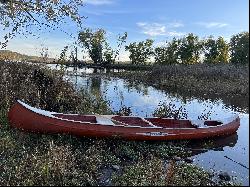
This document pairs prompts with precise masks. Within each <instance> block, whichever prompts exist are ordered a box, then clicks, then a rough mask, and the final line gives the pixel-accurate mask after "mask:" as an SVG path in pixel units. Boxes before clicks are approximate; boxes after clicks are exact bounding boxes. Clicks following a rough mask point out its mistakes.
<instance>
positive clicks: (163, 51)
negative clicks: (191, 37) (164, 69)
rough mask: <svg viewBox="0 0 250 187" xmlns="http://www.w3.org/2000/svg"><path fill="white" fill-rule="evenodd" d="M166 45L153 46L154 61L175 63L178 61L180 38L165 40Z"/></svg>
mask: <svg viewBox="0 0 250 187" xmlns="http://www.w3.org/2000/svg"><path fill="white" fill-rule="evenodd" d="M166 44H167V45H166V46H162V47H156V48H155V53H154V54H155V63H157V64H162V65H164V64H177V63H178V62H179V54H178V52H179V47H180V40H178V39H176V38H173V40H172V41H170V42H166Z"/></svg>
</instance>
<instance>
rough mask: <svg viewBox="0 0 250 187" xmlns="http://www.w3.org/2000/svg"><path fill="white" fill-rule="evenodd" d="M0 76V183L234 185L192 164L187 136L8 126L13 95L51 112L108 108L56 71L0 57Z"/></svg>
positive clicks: (101, 101) (107, 112)
mask: <svg viewBox="0 0 250 187" xmlns="http://www.w3.org/2000/svg"><path fill="white" fill-rule="evenodd" d="M0 76H1V77H0V101H1V103H0V104H1V105H0V106H1V108H0V124H1V127H0V152H1V155H0V160H1V163H0V168H1V172H0V185H11V186H12V185H42V186H43V185H233V184H236V183H234V180H228V177H226V176H225V175H224V176H223V175H222V174H221V175H219V174H215V173H211V172H208V171H205V170H203V169H201V168H199V167H197V166H195V165H194V164H192V160H190V159H187V158H188V157H190V156H191V155H192V154H193V153H192V151H190V150H187V149H186V147H187V145H188V144H189V143H190V142H188V141H181V142H133V141H130V142H128V141H122V140H114V139H95V138H76V137H73V136H69V135H42V134H32V133H24V132H21V131H19V130H15V129H11V128H10V127H9V125H8V120H7V111H8V109H9V107H10V106H11V105H12V104H13V103H14V102H15V100H16V99H21V100H24V101H25V102H27V103H29V104H31V105H33V106H36V107H41V108H43V109H47V110H52V111H56V112H65V113H69V112H70V113H91V112H97V113H102V114H111V113H112V111H111V110H110V109H109V107H108V105H107V103H106V102H105V101H103V100H101V99H100V98H99V100H97V99H96V98H94V97H91V96H90V95H88V94H87V93H85V92H84V91H83V90H82V91H76V90H74V87H73V85H72V84H71V83H70V82H66V81H65V80H64V79H63V72H60V71H59V72H58V71H51V70H49V69H47V68H42V67H40V66H38V65H27V64H24V63H5V62H0ZM205 142H206V141H205ZM205 142H204V143H205Z"/></svg>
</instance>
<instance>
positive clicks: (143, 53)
mask: <svg viewBox="0 0 250 187" xmlns="http://www.w3.org/2000/svg"><path fill="white" fill-rule="evenodd" d="M153 42H154V41H153V40H151V39H147V40H146V41H142V42H139V43H136V42H134V43H131V44H129V45H128V46H125V50H126V51H129V52H130V55H129V58H130V60H131V61H132V64H144V65H145V64H146V63H147V60H148V59H149V58H150V57H151V56H152V55H153V54H154V51H153V48H152V45H153Z"/></svg>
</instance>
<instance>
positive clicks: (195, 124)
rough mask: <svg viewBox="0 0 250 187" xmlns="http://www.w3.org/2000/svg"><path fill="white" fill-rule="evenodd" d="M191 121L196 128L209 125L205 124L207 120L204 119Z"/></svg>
mask: <svg viewBox="0 0 250 187" xmlns="http://www.w3.org/2000/svg"><path fill="white" fill-rule="evenodd" d="M190 122H191V124H192V125H193V126H195V127H196V128H206V127H207V125H205V121H202V120H191V121H190Z"/></svg>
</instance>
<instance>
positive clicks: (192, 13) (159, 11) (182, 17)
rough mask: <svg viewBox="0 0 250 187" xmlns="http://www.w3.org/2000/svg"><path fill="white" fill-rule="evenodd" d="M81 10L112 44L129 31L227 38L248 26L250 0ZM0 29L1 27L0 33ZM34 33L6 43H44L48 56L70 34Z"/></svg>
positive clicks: (110, 1)
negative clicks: (105, 34) (35, 35)
mask: <svg viewBox="0 0 250 187" xmlns="http://www.w3.org/2000/svg"><path fill="white" fill-rule="evenodd" d="M81 15H84V16H87V17H88V18H87V19H86V20H84V21H83V25H84V26H86V27H91V28H93V29H96V28H103V29H105V30H106V31H107V36H108V40H109V41H110V43H111V44H112V46H114V47H115V44H116V41H115V38H116V37H117V35H118V34H122V33H124V32H128V39H127V44H129V43H130V42H134V41H142V40H145V39H147V38H151V39H154V40H155V44H156V45H157V44H160V43H162V42H163V41H165V40H170V39H171V38H172V37H182V36H184V35H185V34H187V33H194V34H196V35H198V36H199V37H201V38H203V37H207V36H209V35H213V36H215V37H217V36H223V37H224V38H226V39H227V40H228V39H229V38H230V37H231V36H232V35H234V34H237V33H239V32H242V31H249V0H85V6H84V7H82V8H81ZM61 28H62V29H63V30H65V31H66V32H67V33H72V34H73V35H75V36H76V35H77V31H78V30H77V28H76V25H75V24H74V23H72V22H70V21H68V23H67V24H65V25H62V26H61ZM35 32H38V31H35ZM3 34H4V33H3V31H2V29H1V30H0V36H1V35H3ZM38 34H39V35H40V38H38V39H37V37H32V36H27V38H26V37H23V36H21V35H19V36H17V37H16V38H15V39H13V40H11V41H10V42H9V44H8V47H7V49H9V50H13V51H16V52H20V53H23V54H28V55H39V53H40V51H41V47H42V46H46V47H48V49H49V54H50V56H51V57H56V56H58V55H59V54H60V51H61V50H62V48H63V47H64V46H65V45H67V44H71V43H72V42H73V40H74V39H73V38H71V37H70V36H69V35H67V34H65V33H64V32H61V31H60V30H56V31H50V32H48V29H43V30H42V31H40V32H38ZM121 59H125V60H126V59H127V54H126V53H124V52H122V57H121Z"/></svg>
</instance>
